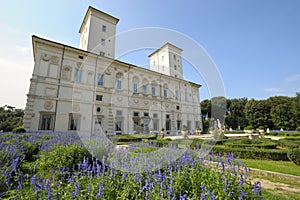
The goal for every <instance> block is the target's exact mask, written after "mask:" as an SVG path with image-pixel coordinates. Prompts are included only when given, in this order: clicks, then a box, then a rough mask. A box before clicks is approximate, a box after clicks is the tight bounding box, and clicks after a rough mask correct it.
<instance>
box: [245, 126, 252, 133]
mask: <svg viewBox="0 0 300 200" xmlns="http://www.w3.org/2000/svg"><path fill="white" fill-rule="evenodd" d="M244 131H245V133H250V134H251V133H253V127H252V126H251V125H249V126H246V127H245V128H244Z"/></svg>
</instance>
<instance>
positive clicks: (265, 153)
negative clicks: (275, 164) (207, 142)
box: [213, 146, 289, 161]
mask: <svg viewBox="0 0 300 200" xmlns="http://www.w3.org/2000/svg"><path fill="white" fill-rule="evenodd" d="M213 150H214V151H215V152H216V153H223V154H225V153H228V152H232V153H234V155H235V156H236V157H237V156H238V157H240V158H245V159H257V160H282V161H288V160H289V158H288V157H287V150H279V149H241V148H228V147H224V146H214V147H213Z"/></svg>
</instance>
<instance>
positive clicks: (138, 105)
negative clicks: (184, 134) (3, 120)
mask: <svg viewBox="0 0 300 200" xmlns="http://www.w3.org/2000/svg"><path fill="white" fill-rule="evenodd" d="M118 21H119V20H118V19H117V18H115V17H113V16H110V15H108V14H106V13H104V12H102V11H99V10H97V9H95V8H93V7H89V8H88V10H87V13H86V15H85V17H84V20H83V22H82V25H81V27H80V30H79V33H80V48H74V47H70V46H68V45H65V44H61V43H57V42H54V41H50V40H47V39H43V38H40V37H37V36H33V37H32V43H33V52H34V62H35V64H34V70H33V74H32V78H31V80H30V88H29V92H28V95H27V96H28V97H27V104H26V109H25V116H24V127H25V128H26V130H28V131H49V130H50V131H83V132H93V131H105V132H107V133H140V132H149V131H150V130H152V131H159V130H161V129H162V128H164V129H165V130H166V131H167V133H177V132H178V131H180V129H181V128H182V126H183V125H186V126H187V128H188V129H189V130H190V132H194V131H195V129H196V128H198V127H202V123H201V111H200V104H199V102H200V98H199V88H200V87H201V85H199V84H196V83H192V82H189V81H185V80H183V72H182V67H183V66H182V57H181V56H182V55H181V53H182V50H181V49H180V48H178V47H176V46H174V45H172V44H170V43H166V44H165V45H163V46H162V47H161V48H160V49H158V50H156V51H155V52H153V53H152V54H151V55H149V59H150V69H146V68H142V67H139V66H135V65H133V64H130V63H125V62H122V61H119V60H116V59H114V57H115V37H114V36H115V34H116V25H117V23H118Z"/></svg>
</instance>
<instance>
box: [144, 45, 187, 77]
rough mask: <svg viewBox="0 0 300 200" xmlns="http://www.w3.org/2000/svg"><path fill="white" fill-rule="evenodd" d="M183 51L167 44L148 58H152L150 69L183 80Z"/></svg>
mask: <svg viewBox="0 0 300 200" xmlns="http://www.w3.org/2000/svg"><path fill="white" fill-rule="evenodd" d="M181 52H182V49H180V48H178V47H176V46H174V45H172V44H170V43H166V44H165V45H164V46H162V47H161V48H160V49H158V50H156V51H155V52H153V53H152V54H150V55H149V56H148V57H149V58H150V69H151V70H153V71H157V72H159V73H162V74H166V75H168V76H172V77H175V78H179V79H182V78H183V77H182V75H183V72H182V58H181Z"/></svg>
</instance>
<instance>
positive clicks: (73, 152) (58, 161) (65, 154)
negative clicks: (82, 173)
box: [36, 144, 91, 171]
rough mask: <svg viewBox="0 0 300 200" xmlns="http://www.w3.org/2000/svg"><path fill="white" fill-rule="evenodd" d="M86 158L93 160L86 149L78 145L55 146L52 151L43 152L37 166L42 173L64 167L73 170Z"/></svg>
mask: <svg viewBox="0 0 300 200" xmlns="http://www.w3.org/2000/svg"><path fill="white" fill-rule="evenodd" d="M84 157H86V158H91V155H90V153H89V152H88V151H87V149H86V148H85V147H82V146H79V145H77V144H68V145H66V146H63V145H57V144H55V145H54V147H53V148H52V150H51V151H46V150H43V151H42V152H40V154H39V158H38V159H37V161H36V165H37V167H38V168H39V169H40V170H42V171H47V170H49V169H52V168H54V169H59V168H63V167H66V168H69V169H70V170H72V168H73V165H77V164H78V163H79V162H80V161H82V160H83V158H84Z"/></svg>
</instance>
